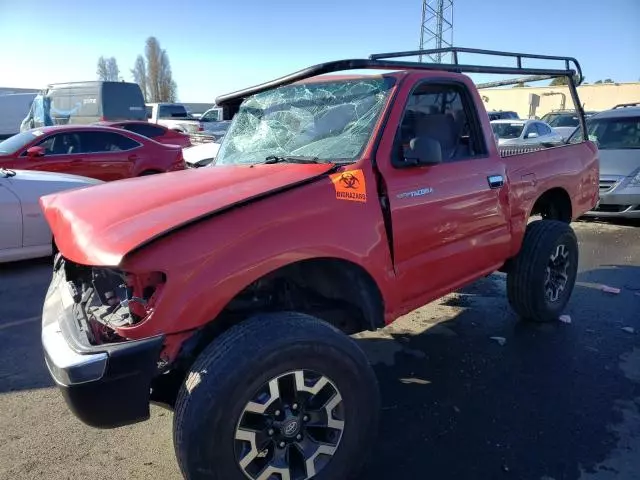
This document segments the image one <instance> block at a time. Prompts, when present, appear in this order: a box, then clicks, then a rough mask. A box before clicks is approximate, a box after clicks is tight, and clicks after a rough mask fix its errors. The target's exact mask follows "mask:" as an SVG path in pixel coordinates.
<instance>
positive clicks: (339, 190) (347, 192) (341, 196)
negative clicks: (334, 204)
mask: <svg viewBox="0 0 640 480" xmlns="http://www.w3.org/2000/svg"><path fill="white" fill-rule="evenodd" d="M329 178H331V182H333V186H334V187H335V189H336V198H337V199H338V200H351V201H352V202H363V203H364V202H366V201H367V189H366V186H365V183H364V173H363V172H362V170H349V171H347V172H342V173H335V174H333V175H331V176H330V177H329Z"/></svg>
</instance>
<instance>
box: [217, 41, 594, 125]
mask: <svg viewBox="0 0 640 480" xmlns="http://www.w3.org/2000/svg"><path fill="white" fill-rule="evenodd" d="M447 53H450V54H451V56H452V58H453V61H452V62H451V63H427V62H415V61H404V60H403V61H397V60H390V59H394V58H402V57H416V56H422V55H435V54H447ZM460 54H472V55H487V56H491V57H500V58H502V59H503V60H504V59H505V58H507V59H511V60H515V65H513V66H509V67H505V66H498V65H473V64H461V63H460V62H459V55H460ZM525 60H548V61H555V62H559V61H560V62H563V63H564V68H533V67H525V66H524V65H523V62H524V61H525ZM363 69H373V70H431V71H447V72H455V73H492V74H502V75H529V77H524V78H518V79H511V80H504V81H502V82H501V83H500V85H509V84H515V83H520V82H527V81H535V80H541V79H547V78H549V79H550V78H555V77H567V80H568V87H569V91H570V92H571V98H572V100H573V102H574V104H575V105H576V109H577V113H578V116H579V118H580V126H581V128H582V131H583V132H584V131H586V125H585V123H584V112H583V110H582V105H581V104H580V99H579V98H578V92H577V90H576V85H579V84H580V83H582V81H583V78H584V77H583V75H582V67H580V63H579V62H578V60H576V59H575V58H573V57H561V56H552V55H536V54H531V53H514V52H502V51H498V50H481V49H477V48H463V47H448V48H435V49H431V50H410V51H404V52H389V53H376V54H373V55H370V56H369V58H368V59H363V58H361V59H348V60H336V61H333V62H327V63H320V64H317V65H313V66H310V67H307V68H304V69H302V70H299V71H297V72H294V73H291V74H289V75H285V76H283V77H280V78H276V79H275V80H270V81H268V82H265V83H261V84H259V85H255V86H253V87H248V88H245V89H242V90H238V91H236V92H232V93H228V94H225V95H220V96H219V97H217V98H216V100H215V101H216V105H218V106H219V107H221V108H222V114H223V119H224V120H231V118H233V115H235V113H236V112H237V111H238V109H239V108H240V104H241V103H242V101H243V100H244V99H245V98H247V97H249V96H251V95H255V94H257V93H261V92H265V91H267V90H272V89H274V88H278V87H282V86H285V85H290V84H292V83H295V82H298V81H301V80H305V79H307V78H311V77H316V76H318V75H324V74H326V73H332V72H339V71H344V70H363Z"/></svg>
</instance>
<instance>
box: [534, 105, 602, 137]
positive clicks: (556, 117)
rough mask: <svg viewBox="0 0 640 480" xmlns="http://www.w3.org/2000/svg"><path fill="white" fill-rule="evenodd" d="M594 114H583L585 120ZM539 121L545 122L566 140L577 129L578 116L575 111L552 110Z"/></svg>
mask: <svg viewBox="0 0 640 480" xmlns="http://www.w3.org/2000/svg"><path fill="white" fill-rule="evenodd" d="M595 113H596V112H584V116H585V118H589V117H591V116H592V115H594V114H595ZM540 120H541V121H543V122H546V123H547V124H548V125H549V126H550V127H551V128H553V130H554V131H555V132H556V133H558V134H559V135H561V136H562V138H563V139H564V140H567V139H568V138H569V137H570V136H571V134H572V133H573V132H575V131H576V128H578V123H579V119H578V115H577V113H576V111H575V110H554V111H552V112H550V113H547V114H546V115H544V116H543V117H542V118H541V119H540Z"/></svg>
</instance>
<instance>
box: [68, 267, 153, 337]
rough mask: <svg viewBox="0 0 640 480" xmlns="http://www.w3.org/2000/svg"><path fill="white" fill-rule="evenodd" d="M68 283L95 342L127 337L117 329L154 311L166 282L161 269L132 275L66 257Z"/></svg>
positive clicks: (138, 320) (82, 320)
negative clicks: (73, 261) (71, 260)
mask: <svg viewBox="0 0 640 480" xmlns="http://www.w3.org/2000/svg"><path fill="white" fill-rule="evenodd" d="M61 268H64V273H65V279H66V283H67V286H68V288H69V290H70V292H71V295H72V297H73V301H74V303H75V304H76V305H77V306H78V308H79V313H80V315H78V317H79V320H80V321H81V322H83V323H85V324H84V325H82V327H84V328H83V329H84V330H86V332H87V334H88V336H89V340H90V342H91V343H92V344H102V343H114V342H119V341H124V340H127V339H126V338H125V337H124V336H122V335H121V334H119V333H118V329H121V328H126V327H131V326H134V325H136V324H138V323H139V322H141V321H142V320H144V319H145V318H146V317H147V316H148V315H149V314H150V313H151V312H152V311H153V308H154V305H155V301H156V299H157V297H158V295H159V294H160V291H161V290H162V287H163V286H164V284H165V281H166V277H165V275H164V274H163V273H161V272H152V273H149V274H146V275H132V274H128V273H125V272H122V271H119V270H116V269H112V268H105V267H88V266H84V265H78V264H75V263H72V262H69V261H66V260H65V261H63V263H62V266H61Z"/></svg>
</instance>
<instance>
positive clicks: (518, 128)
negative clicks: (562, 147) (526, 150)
mask: <svg viewBox="0 0 640 480" xmlns="http://www.w3.org/2000/svg"><path fill="white" fill-rule="evenodd" d="M491 128H492V130H493V134H494V135H495V137H496V138H497V139H498V145H500V146H507V145H540V144H554V145H559V144H561V143H562V142H563V140H562V136H561V135H560V134H558V133H556V132H554V131H553V129H552V128H551V127H550V126H549V125H547V124H546V123H544V122H541V121H540V120H494V121H492V122H491Z"/></svg>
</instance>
